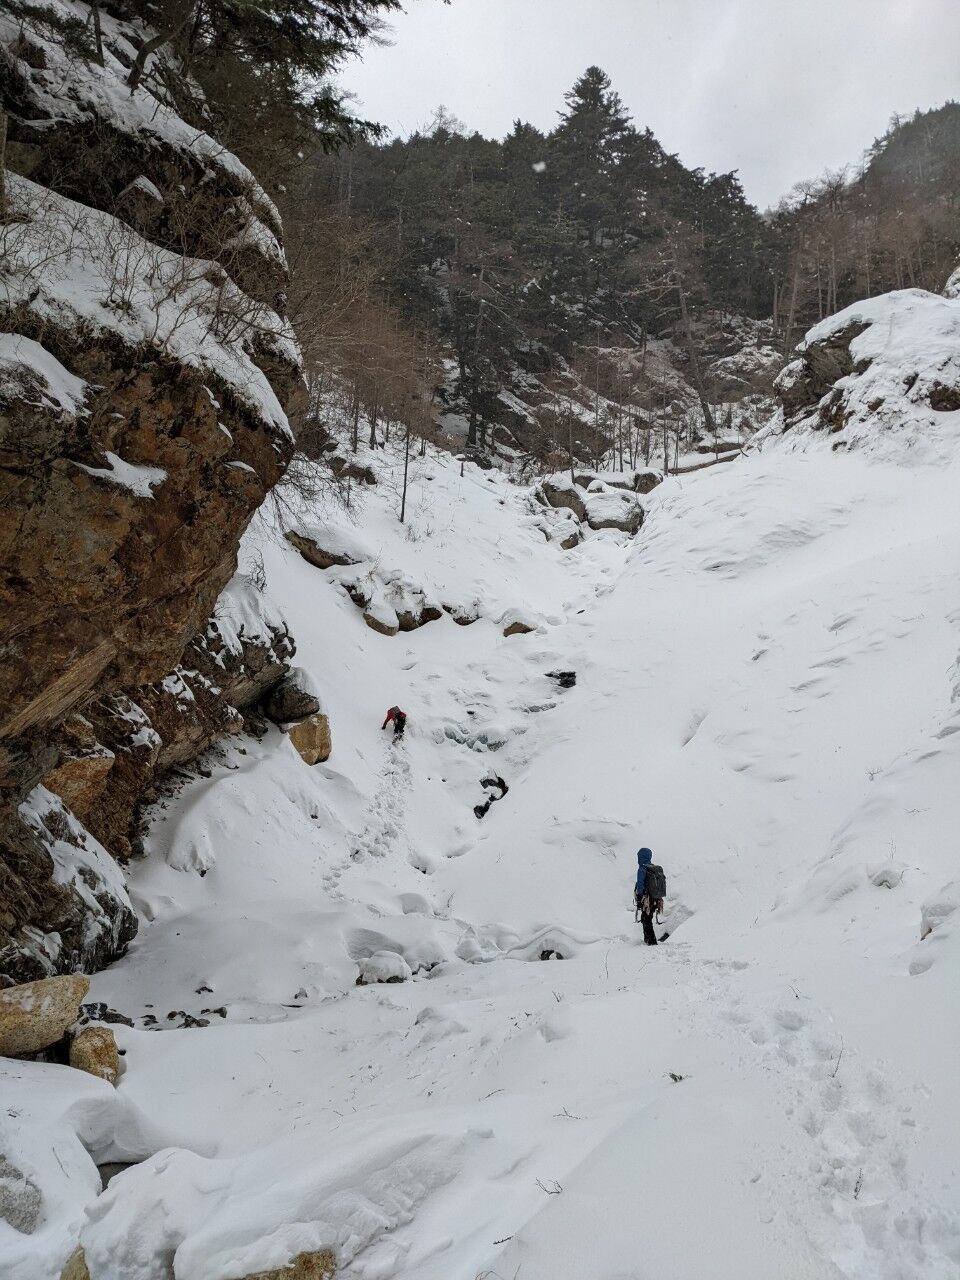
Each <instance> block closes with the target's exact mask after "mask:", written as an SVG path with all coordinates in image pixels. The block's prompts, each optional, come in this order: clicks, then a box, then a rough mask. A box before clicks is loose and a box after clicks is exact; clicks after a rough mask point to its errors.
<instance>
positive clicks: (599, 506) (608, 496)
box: [587, 489, 643, 534]
mask: <svg viewBox="0 0 960 1280" xmlns="http://www.w3.org/2000/svg"><path fill="white" fill-rule="evenodd" d="M587 524H588V525H589V526H590V528H591V529H619V530H620V531H621V533H629V534H635V533H636V532H637V530H638V529H639V528H640V526H641V525H642V524H643V507H642V506H641V505H640V503H639V501H638V500H637V498H636V497H635V496H634V495H633V494H632V493H626V492H624V491H623V490H622V489H602V490H599V491H594V492H591V493H589V494H588V495H587Z"/></svg>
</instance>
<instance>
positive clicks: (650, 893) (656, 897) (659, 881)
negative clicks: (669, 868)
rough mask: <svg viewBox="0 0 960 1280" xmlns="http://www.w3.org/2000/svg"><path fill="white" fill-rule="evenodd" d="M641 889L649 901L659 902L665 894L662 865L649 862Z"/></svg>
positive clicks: (665, 885) (665, 880)
mask: <svg viewBox="0 0 960 1280" xmlns="http://www.w3.org/2000/svg"><path fill="white" fill-rule="evenodd" d="M643 891H644V893H645V894H646V895H647V897H648V898H649V899H650V901H651V902H659V901H660V900H661V899H662V898H665V897H666V896H667V877H666V876H665V875H664V874H663V867H658V866H657V865H656V863H654V862H651V863H650V865H649V867H647V878H646V880H645V881H644V883H643Z"/></svg>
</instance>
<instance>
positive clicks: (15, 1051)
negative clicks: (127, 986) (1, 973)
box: [0, 973, 90, 1058]
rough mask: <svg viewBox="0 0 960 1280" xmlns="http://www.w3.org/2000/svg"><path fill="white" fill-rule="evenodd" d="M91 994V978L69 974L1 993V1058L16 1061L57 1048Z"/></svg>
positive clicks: (9, 988) (42, 979) (8, 989)
mask: <svg viewBox="0 0 960 1280" xmlns="http://www.w3.org/2000/svg"><path fill="white" fill-rule="evenodd" d="M89 990H90V979H89V978H85V977H83V975H82V974H79V973H70V974H62V975H60V976H59V977H55V978H40V979H39V981H37V982H25V983H23V984H21V985H20V986H18V987H7V988H6V989H5V990H3V991H0V1054H2V1055H5V1056H6V1057H8V1058H17V1057H20V1056H21V1055H23V1054H26V1053H39V1052H40V1051H41V1049H47V1048H49V1047H50V1045H52V1044H56V1042H57V1041H58V1040H61V1039H62V1038H63V1036H64V1035H65V1034H66V1030H67V1028H68V1027H69V1026H71V1025H72V1024H73V1023H74V1022H76V1020H77V1016H78V1015H79V1013H80V1005H81V1003H82V1002H83V999H84V997H85V996H86V994H87V992H88V991H89Z"/></svg>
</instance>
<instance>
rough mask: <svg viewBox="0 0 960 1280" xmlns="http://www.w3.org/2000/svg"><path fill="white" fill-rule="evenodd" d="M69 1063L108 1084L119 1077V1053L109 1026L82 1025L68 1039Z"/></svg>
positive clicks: (115, 1081)
mask: <svg viewBox="0 0 960 1280" xmlns="http://www.w3.org/2000/svg"><path fill="white" fill-rule="evenodd" d="M70 1065H71V1067H73V1068H75V1069H76V1070H77V1071H86V1072H87V1073H88V1074H89V1075H91V1076H98V1077H99V1078H100V1079H101V1080H106V1081H107V1082H108V1083H109V1084H116V1083H117V1081H118V1080H119V1079H120V1054H119V1052H118V1050H117V1042H116V1040H115V1039H114V1035H113V1032H112V1031H111V1030H110V1028H109V1027H84V1028H83V1030H82V1031H78V1032H77V1034H76V1035H75V1036H74V1037H73V1039H72V1040H71V1041H70Z"/></svg>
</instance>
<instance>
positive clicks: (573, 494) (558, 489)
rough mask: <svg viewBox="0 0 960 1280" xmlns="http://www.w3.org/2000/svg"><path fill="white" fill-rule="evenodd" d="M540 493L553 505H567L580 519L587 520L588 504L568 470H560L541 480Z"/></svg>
mask: <svg viewBox="0 0 960 1280" xmlns="http://www.w3.org/2000/svg"><path fill="white" fill-rule="evenodd" d="M538 493H539V494H540V495H542V497H543V499H544V500H545V502H546V503H547V504H548V505H549V506H551V507H566V508H567V509H568V510H569V511H572V512H573V514H574V515H575V516H576V517H577V519H578V520H586V518H587V504H586V502H585V501H584V497H583V494H582V493H581V491H580V489H579V487H578V486H577V484H576V483H575V482H574V481H573V480H572V479H571V478H570V475H569V474H568V473H567V472H564V471H559V472H557V473H556V474H555V475H552V476H546V477H545V478H544V479H543V480H541V482H540V485H539V488H538Z"/></svg>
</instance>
